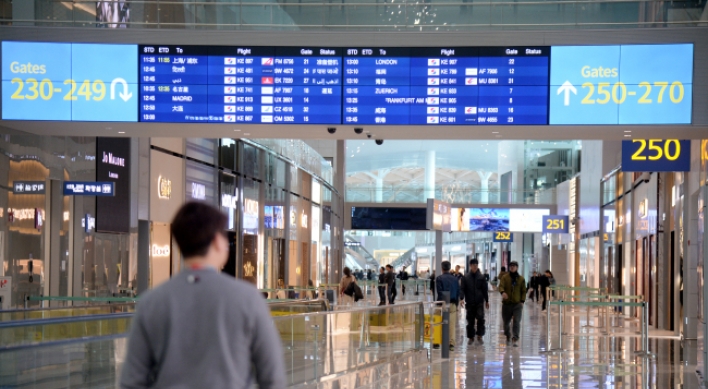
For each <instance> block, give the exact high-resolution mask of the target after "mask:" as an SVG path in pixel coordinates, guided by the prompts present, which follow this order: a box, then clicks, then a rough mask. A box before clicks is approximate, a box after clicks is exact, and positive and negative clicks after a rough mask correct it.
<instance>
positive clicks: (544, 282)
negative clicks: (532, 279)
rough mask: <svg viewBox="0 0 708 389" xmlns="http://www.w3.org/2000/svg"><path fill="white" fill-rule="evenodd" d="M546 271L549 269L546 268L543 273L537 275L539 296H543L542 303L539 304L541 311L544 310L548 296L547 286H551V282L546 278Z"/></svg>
mask: <svg viewBox="0 0 708 389" xmlns="http://www.w3.org/2000/svg"><path fill="white" fill-rule="evenodd" d="M548 273H550V271H549V270H546V273H545V274H543V275H539V277H538V286H539V287H540V288H541V296H542V297H543V304H542V305H541V310H542V311H545V310H546V300H547V298H548V287H549V286H551V283H550V281H549V280H548Z"/></svg>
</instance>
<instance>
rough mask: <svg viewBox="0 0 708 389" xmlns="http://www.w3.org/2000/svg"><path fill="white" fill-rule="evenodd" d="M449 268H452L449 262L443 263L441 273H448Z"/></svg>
mask: <svg viewBox="0 0 708 389" xmlns="http://www.w3.org/2000/svg"><path fill="white" fill-rule="evenodd" d="M450 268H452V265H451V264H450V262H449V261H443V263H442V270H443V271H450Z"/></svg>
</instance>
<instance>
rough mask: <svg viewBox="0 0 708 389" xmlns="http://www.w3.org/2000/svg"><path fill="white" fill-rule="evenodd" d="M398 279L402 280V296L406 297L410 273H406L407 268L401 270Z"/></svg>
mask: <svg viewBox="0 0 708 389" xmlns="http://www.w3.org/2000/svg"><path fill="white" fill-rule="evenodd" d="M396 278H398V279H399V280H401V294H402V295H403V297H406V283H405V281H408V272H407V271H406V267H405V266H403V269H401V272H400V273H398V275H397V276H396Z"/></svg>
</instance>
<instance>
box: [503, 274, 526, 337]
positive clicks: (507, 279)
mask: <svg viewBox="0 0 708 389" xmlns="http://www.w3.org/2000/svg"><path fill="white" fill-rule="evenodd" d="M518 270H519V264H518V263H517V262H516V261H512V262H510V263H509V274H507V275H505V276H504V277H502V278H500V279H499V292H500V293H501V294H502V320H503V321H504V335H506V342H507V344H508V343H509V342H511V344H512V346H514V347H518V346H519V343H518V342H519V333H520V332H521V315H522V314H523V312H524V303H525V302H526V280H524V277H523V276H522V275H520V274H519V272H518ZM512 320H513V327H512V325H511V323H512Z"/></svg>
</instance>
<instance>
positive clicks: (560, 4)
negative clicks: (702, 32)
mask: <svg viewBox="0 0 708 389" xmlns="http://www.w3.org/2000/svg"><path fill="white" fill-rule="evenodd" d="M26 1H32V0H26ZM34 3H35V4H34V14H33V15H31V16H28V17H27V18H26V19H22V18H15V19H13V18H12V12H11V10H12V1H10V0H4V1H1V2H0V5H1V6H0V16H4V17H3V18H2V19H0V23H3V24H13V25H28V24H29V25H36V26H56V27H90V28H96V27H108V28H133V29H134V28H171V29H175V28H178V29H218V30H228V29H233V30H367V31H390V30H396V31H461V30H475V29H564V28H639V27H645V28H646V27H653V28H657V27H659V28H660V27H676V26H685V27H689V26H700V25H706V24H708V15H707V14H706V11H705V8H706V3H705V1H698V0H693V1H671V2H665V1H627V0H624V1H623V0H580V1H574V0H563V1H559V0H551V1H539V0H528V1H523V0H522V1H510V0H499V1H474V2H473V1H468V0H461V1H460V0H447V1H446V0H443V1H433V0H341V1H336V2H333V1H329V0H311V1H308V0H298V1H288V0H279V1H267V0H220V1H191V0H189V1H186V0H182V1H180V0H171V1H170V0H140V1H121V2H116V6H115V7H113V6H106V7H105V8H102V7H97V6H96V4H97V2H96V1H95V0H94V1H89V0H73V1H57V0H34ZM106 3H110V2H106ZM118 4H119V5H118ZM119 7H122V8H119ZM97 10H98V11H97ZM3 11H4V14H3ZM18 13H19V12H18ZM97 13H99V15H98V16H97ZM126 16H127V17H126Z"/></svg>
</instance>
